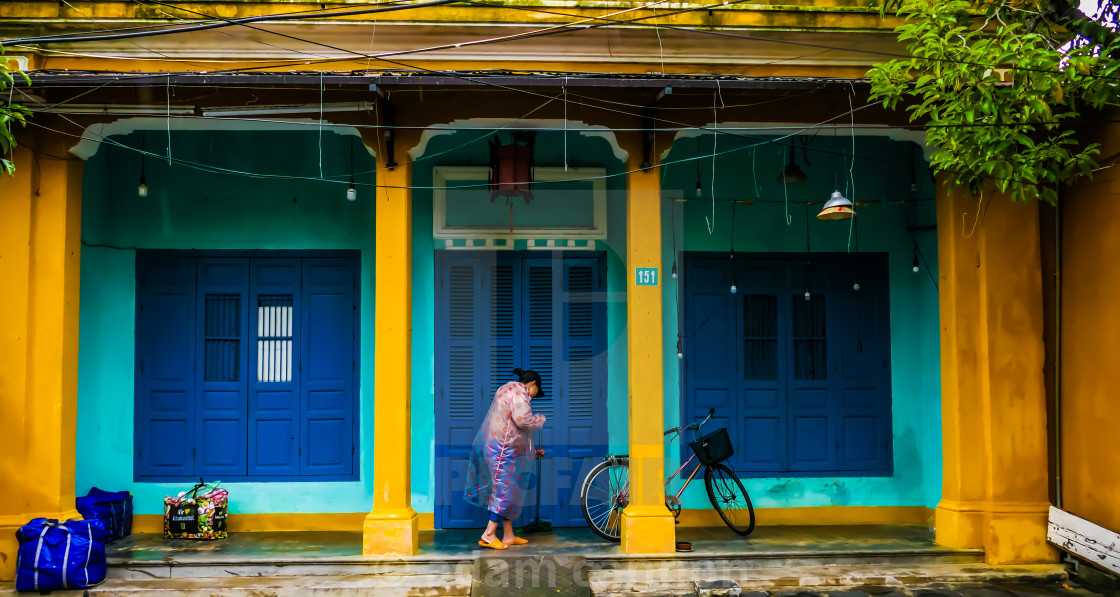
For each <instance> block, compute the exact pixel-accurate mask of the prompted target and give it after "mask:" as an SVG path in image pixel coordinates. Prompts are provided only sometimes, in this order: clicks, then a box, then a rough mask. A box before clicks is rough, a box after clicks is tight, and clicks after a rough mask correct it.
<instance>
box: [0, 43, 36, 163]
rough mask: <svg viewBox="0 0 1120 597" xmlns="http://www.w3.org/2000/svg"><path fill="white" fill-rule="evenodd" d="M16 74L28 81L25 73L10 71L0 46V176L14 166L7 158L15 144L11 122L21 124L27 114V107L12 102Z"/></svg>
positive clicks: (25, 119)
mask: <svg viewBox="0 0 1120 597" xmlns="http://www.w3.org/2000/svg"><path fill="white" fill-rule="evenodd" d="M16 75H18V76H20V77H22V78H23V79H24V80H25V81H29V79H28V78H27V74H26V73H23V72H18V71H17V72H14V73H13V72H12V70H11V68H10V66H9V65H8V61H7V59H5V58H4V48H3V47H2V46H0V176H2V175H4V174H8V175H9V176H10V175H11V174H12V172H14V171H15V169H16V166H15V164H13V163H12V161H11V160H9V159H8V157H7V156H8V154H9V153H11V151H12V148H13V147H15V146H16V137H15V134H14V133H12V123H18V124H19V125H20V126H23V125H24V124H25V123H26V122H27V115H28V114H29V112H28V110H27V108H25V107H23V106H21V105H19V104H15V103H12V93H11V92H12V89H13V86H14V85H15V83H16V80H15V77H16Z"/></svg>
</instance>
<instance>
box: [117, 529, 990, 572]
mask: <svg viewBox="0 0 1120 597" xmlns="http://www.w3.org/2000/svg"><path fill="white" fill-rule="evenodd" d="M480 534H481V529H477V530H476V529H451V530H440V531H422V532H421V533H420V552H419V553H418V554H417V555H415V556H409V557H405V558H392V559H404V560H408V559H420V560H431V559H446V560H465V559H470V560H473V559H475V558H476V557H479V556H480V555H494V554H493V552H492V551H491V550H488V549H485V548H480V547H479V546H478V536H479V535H480ZM524 537H525V538H527V539H529V541H530V543H529V545H526V546H523V547H517V548H515V549H517V550H518V553H519V554H522V555H580V556H585V557H603V558H620V557H628V556H626V554H623V553H622V552H621V550H620V549H619V546H618V544H617V543H611V542H608V541H604V540H602V539H600V538H599V537H598V536H596V535H595V534H594V533H592V532H591V531H590V530H588V529H586V528H583V529H579V528H573V529H554V530H553V531H552V532H550V533H542V534H532V535H524ZM677 540H679V541H691V542H692V543H693V551H692V552H691V553H679V554H674V556H673V557H675V558H681V559H702V558H705V557H709V556H713V555H734V556H743V557H751V556H759V555H764V554H784V555H790V554H806V555H809V554H824V553H828V554H837V553H848V554H901V553H911V554H928V555H941V556H950V555H954V554H955V555H957V556H960V557H963V558H965V559H969V560H974V561H976V560H980V559H982V552H980V551H979V550H954V549H950V548H947V547H942V546H939V545H936V544H935V543H934V542H933V533H932V532H931V531H930V530H929V528H927V527H925V526H920V525H859V526H856V525H852V526H774V527H759V528H758V529H756V530H755V532H754V533H752V534H751V535H749V536H747V537H740V536H738V535H735V534H734V533H732V532H731V531H729V530H728V529H726V528H722V527H719V528H708V527H679V528H678V529H677ZM106 556H107V558H108V560H109V562H110V564H118V565H119V564H125V563H143V562H164V563H182V564H190V563H197V562H215V563H217V562H230V561H237V562H264V561H267V562H275V561H285V562H287V561H305V562H314V561H316V560H330V561H353V562H361V561H368V560H367V559H366V558H363V557H362V534H361V532H359V531H298V532H296V531H289V532H257V533H230V536H229V538H228V539H223V540H218V541H194V540H187V539H174V540H172V539H164V538H163V537H162V536H161V535H159V534H155V533H148V534H136V535H132V536H130V537H127V538H125V539H123V540H120V541H115V542H113V543H110V544H109V545H108V546H107V549H106ZM958 559H960V558H958Z"/></svg>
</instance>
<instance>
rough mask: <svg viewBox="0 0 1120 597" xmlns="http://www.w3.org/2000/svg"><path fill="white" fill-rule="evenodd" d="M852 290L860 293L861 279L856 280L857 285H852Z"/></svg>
mask: <svg viewBox="0 0 1120 597" xmlns="http://www.w3.org/2000/svg"><path fill="white" fill-rule="evenodd" d="M852 290H854V291H856V292H859V278H856V281H855V283H853V284H852Z"/></svg>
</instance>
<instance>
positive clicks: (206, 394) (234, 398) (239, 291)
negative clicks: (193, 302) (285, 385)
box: [195, 258, 249, 477]
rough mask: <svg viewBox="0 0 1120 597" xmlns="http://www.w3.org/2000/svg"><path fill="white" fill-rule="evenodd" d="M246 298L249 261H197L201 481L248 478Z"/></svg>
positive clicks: (198, 440) (199, 455) (198, 423)
mask: <svg viewBox="0 0 1120 597" xmlns="http://www.w3.org/2000/svg"><path fill="white" fill-rule="evenodd" d="M248 295H249V260H248V259H225V258H218V259H199V260H198V313H197V318H198V323H199V326H198V330H199V333H198V334H197V335H196V337H197V338H198V341H197V343H196V347H195V351H196V356H195V359H196V360H197V362H199V363H200V365H201V366H200V367H199V368H200V369H201V375H199V376H198V380H197V384H198V389H199V392H198V396H197V401H198V408H197V419H198V422H197V427H196V433H195V438H196V441H195V444H196V451H197V457H196V458H197V463H198V466H197V474H198V475H205V476H208V477H213V476H221V475H225V476H230V475H244V474H245V470H246V442H245V433H246V383H245V379H246V369H247V364H248V344H249V342H248V339H249V334H248V331H249V318H248V298H249V297H248Z"/></svg>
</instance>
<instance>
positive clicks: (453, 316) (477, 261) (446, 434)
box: [435, 253, 513, 528]
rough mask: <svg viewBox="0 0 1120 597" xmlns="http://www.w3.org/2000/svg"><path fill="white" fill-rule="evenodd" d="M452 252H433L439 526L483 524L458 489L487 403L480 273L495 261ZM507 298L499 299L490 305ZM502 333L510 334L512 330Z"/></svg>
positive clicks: (485, 308) (485, 309)
mask: <svg viewBox="0 0 1120 597" xmlns="http://www.w3.org/2000/svg"><path fill="white" fill-rule="evenodd" d="M456 256H457V257H459V259H449V258H447V257H449V255H448V254H446V253H437V254H436V265H437V267H436V272H437V280H436V312H437V314H438V315H437V317H438V318H439V323H438V325H437V330H439V331H437V337H436V346H437V349H436V352H437V365H436V374H437V379H436V386H437V387H436V429H435V432H436V442H435V459H436V462H435V467H436V496H437V497H436V499H437V510H436V516H437V517H438V518H439V520H437V526H442V527H443V528H469V527H478V526H480V525H481V524H484V523H483V522H482V521H483V519H484V518H483V515H482V513H481V511H480V510H479V509H478V508H474V507H472V506H471V505H469V504H467V503H466V502H464V501H463V491H464V488H465V486H466V483H467V465H468V462H469V458H470V450H471V444H472V443H473V441H474V437H475V435H476V434H477V433H478V427H479V425H480V423H479V421H481V419H482V416H483V415H484V414H485V412H486V408H488V407H489V404H490V403H489V401H487V400H486V396H487V393H488V392H489V390H490V386H491V384H490V383H489V382H488V377H489V367H490V363H489V360H488V358H487V356H488V354H489V347H488V346H486V343H484V342H483V340H484V334H483V333H482V332H483V331H484V330H486V329H487V328H488V327H489V319H490V310H491V307H492V305H491V304H490V303H488V302H487V300H486V298H487V293H486V292H485V290H484V288H483V283H484V282H485V281H486V278H487V276H486V275H484V272H485V271H486V270H487V268H489V267H493V266H496V264H495V263H493V262H487V261H486V260H483V259H481V258H480V257H482V255H478V254H473V253H471V254H464V255H456ZM508 301H509V299H508V298H505V299H504V300H499V301H497V302H495V303H493V307H494V308H497V307H498V306H499V305H502V306H504V305H507V304H510V303H509V302H508ZM510 319H511V320H512V316H510ZM505 335H507V336H509V337H510V338H512V335H513V331H512V330H509V331H508V333H507V334H505ZM484 351H485V352H484ZM510 358H512V355H511V357H510ZM441 523H442V524H441Z"/></svg>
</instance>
